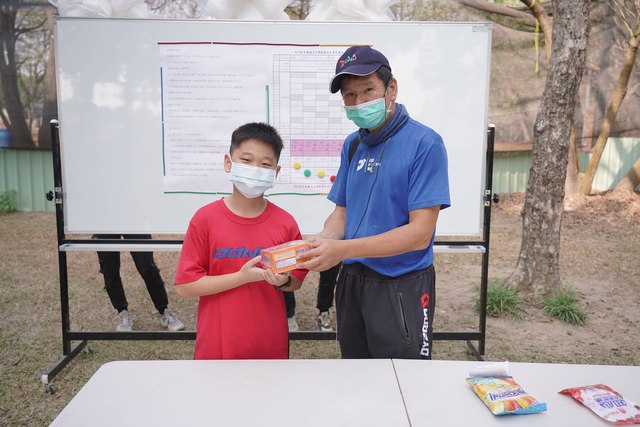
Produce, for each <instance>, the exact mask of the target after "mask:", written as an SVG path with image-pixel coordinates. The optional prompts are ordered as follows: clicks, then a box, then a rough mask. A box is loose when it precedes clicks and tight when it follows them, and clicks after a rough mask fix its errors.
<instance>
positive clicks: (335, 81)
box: [330, 46, 391, 93]
mask: <svg viewBox="0 0 640 427" xmlns="http://www.w3.org/2000/svg"><path fill="white" fill-rule="evenodd" d="M383 65H384V66H385V67H387V68H388V69H389V70H391V66H389V61H388V60H387V58H385V56H384V55H383V54H381V53H380V52H378V51H377V50H375V49H372V48H371V46H351V47H350V48H349V49H347V50H346V51H345V52H344V53H343V54H342V56H341V57H340V59H338V63H337V64H336V75H335V76H333V78H332V79H331V83H330V90H331V93H336V92H338V91H339V90H340V81H341V80H342V76H343V75H345V74H351V75H354V76H368V75H369V74H371V73H373V72H375V71H376V70H377V69H378V68H380V67H381V66H383Z"/></svg>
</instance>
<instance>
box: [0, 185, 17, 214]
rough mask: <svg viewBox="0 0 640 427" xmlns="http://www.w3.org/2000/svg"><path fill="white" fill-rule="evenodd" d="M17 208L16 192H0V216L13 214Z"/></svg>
mask: <svg viewBox="0 0 640 427" xmlns="http://www.w3.org/2000/svg"><path fill="white" fill-rule="evenodd" d="M17 207H18V193H17V192H16V190H9V191H0V215H1V214H6V213H9V212H14V211H15V210H16V208H17Z"/></svg>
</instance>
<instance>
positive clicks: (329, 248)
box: [297, 235, 345, 271]
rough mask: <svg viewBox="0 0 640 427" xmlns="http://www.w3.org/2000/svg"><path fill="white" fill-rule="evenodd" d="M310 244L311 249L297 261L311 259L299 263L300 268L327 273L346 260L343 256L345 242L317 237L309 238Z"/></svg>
mask: <svg viewBox="0 0 640 427" xmlns="http://www.w3.org/2000/svg"><path fill="white" fill-rule="evenodd" d="M308 242H309V246H310V247H311V249H309V250H308V251H307V252H304V253H302V254H300V255H298V257H297V259H298V260H302V259H306V258H311V259H310V260H308V261H305V262H299V263H298V268H303V269H307V270H310V271H325V270H328V269H330V268H331V267H333V266H334V265H336V264H338V263H339V262H340V261H342V260H343V259H344V258H345V257H343V256H342V255H341V253H342V252H341V250H342V245H343V244H344V240H333V239H322V238H320V237H318V236H317V235H315V236H312V237H311V238H309V239H308Z"/></svg>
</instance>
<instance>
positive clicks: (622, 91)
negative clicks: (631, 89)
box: [581, 11, 640, 195]
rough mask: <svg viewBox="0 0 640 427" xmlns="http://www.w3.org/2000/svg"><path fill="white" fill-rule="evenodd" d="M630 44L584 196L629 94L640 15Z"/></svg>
mask: <svg viewBox="0 0 640 427" xmlns="http://www.w3.org/2000/svg"><path fill="white" fill-rule="evenodd" d="M639 12H640V11H639ZM628 42H629V45H628V46H627V49H626V51H625V55H624V63H623V64H622V70H621V71H620V76H619V77H618V80H617V82H616V85H615V88H614V90H613V96H612V97H611V102H610V103H609V107H608V108H607V112H606V114H605V116H604V121H603V122H602V127H601V128H600V132H599V133H598V139H597V140H596V145H595V146H594V147H593V151H592V153H591V159H590V160H589V165H588V166H587V170H586V172H585V174H584V179H583V181H582V188H581V191H582V194H585V195H587V194H589V193H591V187H592V186H593V179H594V177H595V176H596V170H597V168H598V163H600V158H601V157H602V152H603V151H604V147H605V146H606V145H607V139H608V138H609V134H610V133H611V128H612V127H613V124H614V123H615V121H616V115H617V114H618V110H619V109H620V105H621V104H622V101H623V100H624V97H625V96H626V94H627V86H628V84H629V78H630V77H631V71H632V70H633V64H634V62H635V60H636V53H637V52H638V45H639V44H640V13H638V16H637V21H636V23H635V25H634V29H633V32H632V34H631V36H630V37H629V40H628Z"/></svg>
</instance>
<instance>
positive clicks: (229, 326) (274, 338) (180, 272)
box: [174, 199, 307, 359]
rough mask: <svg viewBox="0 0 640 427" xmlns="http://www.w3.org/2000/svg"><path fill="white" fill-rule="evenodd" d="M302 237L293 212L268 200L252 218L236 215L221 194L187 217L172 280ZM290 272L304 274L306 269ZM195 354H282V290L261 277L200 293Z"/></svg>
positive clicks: (232, 265) (233, 266) (225, 268)
mask: <svg viewBox="0 0 640 427" xmlns="http://www.w3.org/2000/svg"><path fill="white" fill-rule="evenodd" d="M300 238H301V235H300V230H299V229H298V225H297V223H296V221H295V220H294V219H293V217H292V216H291V215H290V214H289V213H287V212H286V211H284V210H283V209H281V208H279V207H277V206H276V205H274V204H273V203H270V202H268V203H267V207H266V209H265V210H264V212H263V213H262V214H261V215H260V216H258V217H255V218H244V217H240V216H238V215H236V214H234V213H233V212H231V211H230V210H229V208H227V206H226V204H225V202H224V200H223V199H220V200H218V201H215V202H213V203H210V204H208V205H206V206H204V207H202V208H200V209H199V210H198V211H197V212H196V214H195V215H194V216H193V218H192V219H191V222H190V223H189V228H188V229H187V234H186V236H185V239H184V243H183V245H182V252H181V253H180V262H179V263H178V269H177V271H176V277H175V280H174V283H175V284H176V285H177V286H180V284H182V283H189V282H194V281H196V280H198V279H200V278H201V277H203V276H205V275H208V276H217V275H221V274H228V273H234V272H236V271H238V270H240V268H241V267H242V266H243V265H244V264H245V263H246V262H247V261H249V260H250V259H251V258H253V257H254V256H257V255H259V254H260V249H264V248H268V247H271V246H274V245H278V244H281V243H285V242H289V241H291V240H298V239H300ZM293 274H294V275H295V276H296V277H297V278H298V279H300V280H301V281H302V280H304V278H305V276H306V275H307V271H306V270H294V271H293ZM196 330H197V333H196V350H195V359H286V358H288V329H287V315H286V310H285V306H284V298H283V296H282V292H279V291H277V290H276V289H275V288H274V287H273V285H270V284H269V283H267V282H266V281H259V282H251V283H246V284H244V285H242V286H238V287H237V288H235V289H230V290H228V291H224V292H221V293H218V294H214V295H207V296H202V297H200V300H199V302H198V320H197V327H196Z"/></svg>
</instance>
